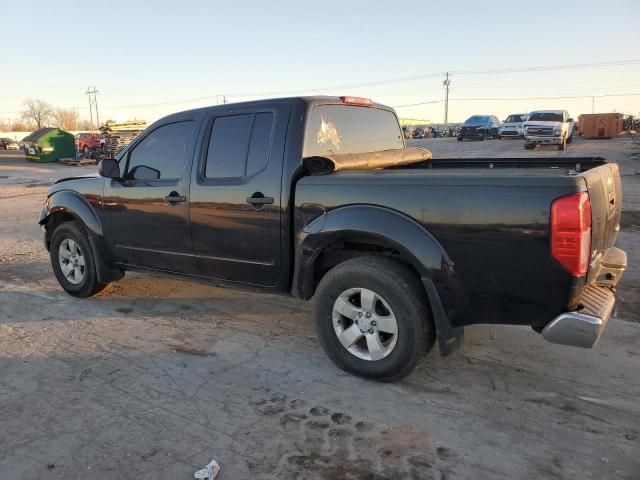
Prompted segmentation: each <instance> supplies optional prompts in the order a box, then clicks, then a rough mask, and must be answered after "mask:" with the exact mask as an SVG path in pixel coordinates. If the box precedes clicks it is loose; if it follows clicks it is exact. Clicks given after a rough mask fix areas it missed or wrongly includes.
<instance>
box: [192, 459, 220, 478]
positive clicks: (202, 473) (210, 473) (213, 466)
mask: <svg viewBox="0 0 640 480" xmlns="http://www.w3.org/2000/svg"><path fill="white" fill-rule="evenodd" d="M218 472H220V465H218V462H216V461H215V460H211V461H210V462H209V464H208V465H207V466H206V467H204V468H203V469H202V470H198V471H197V472H196V473H195V475H194V477H195V478H203V479H205V478H206V479H207V480H213V479H214V478H216V477H217V476H218Z"/></svg>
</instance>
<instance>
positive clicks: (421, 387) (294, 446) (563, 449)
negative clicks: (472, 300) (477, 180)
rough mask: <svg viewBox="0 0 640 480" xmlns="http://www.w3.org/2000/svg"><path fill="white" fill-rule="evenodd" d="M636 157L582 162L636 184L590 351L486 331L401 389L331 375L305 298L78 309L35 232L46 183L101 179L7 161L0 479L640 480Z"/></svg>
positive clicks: (585, 147) (129, 285)
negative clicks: (210, 471) (608, 310)
mask: <svg viewBox="0 0 640 480" xmlns="http://www.w3.org/2000/svg"><path fill="white" fill-rule="evenodd" d="M427 148H430V149H432V151H433V152H434V154H435V155H439V156H444V155H451V153H452V152H454V151H455V152H458V151H460V150H459V149H462V151H463V152H464V154H467V155H474V154H477V155H484V156H487V155H496V154H504V152H507V154H510V155H513V156H516V155H517V156H523V155H524V152H520V149H521V145H520V144H519V142H509V143H507V142H498V141H489V142H477V143H466V142H465V143H464V144H463V145H462V146H461V145H459V144H457V143H456V142H455V140H454V141H453V142H451V141H450V140H448V139H437V140H431V141H427ZM638 151H640V149H637V148H636V147H635V146H634V144H633V141H632V140H630V139H619V140H616V141H611V142H586V141H584V142H583V141H581V140H578V141H577V142H576V143H574V145H572V146H571V147H570V149H569V151H568V152H569V153H568V154H573V155H585V154H593V153H601V154H602V155H603V156H605V157H608V158H610V159H611V160H615V161H619V162H620V163H621V166H622V171H623V188H624V195H625V205H624V208H625V211H626V217H625V223H623V231H622V232H621V236H620V240H619V244H620V245H622V247H623V248H625V249H626V250H627V252H628V253H629V260H630V263H631V264H632V266H631V268H630V269H629V271H628V272H627V273H626V274H625V278H624V279H623V281H622V283H623V286H622V288H621V289H620V296H621V297H623V299H622V300H621V301H620V309H619V314H618V318H616V319H614V320H612V321H611V322H610V324H609V327H608V328H607V331H606V332H605V335H604V337H603V338H602V340H601V342H600V344H599V345H598V346H597V348H596V349H594V350H581V349H572V348H568V347H562V346H559V345H553V344H549V343H546V342H544V341H543V340H542V339H541V337H540V336H539V335H537V334H536V333H534V332H533V331H531V330H530V329H527V328H523V327H505V326H474V327H469V328H467V329H466V338H465V345H464V348H463V349H462V351H460V352H459V353H457V354H455V355H453V356H451V357H448V358H441V357H439V356H438V354H437V352H435V351H433V352H431V354H430V355H429V356H428V357H427V358H426V359H425V361H424V362H423V363H421V364H420V365H419V367H418V368H417V369H416V371H415V372H414V373H413V374H412V375H410V376H409V377H408V378H407V379H405V380H403V381H402V382H399V383H395V384H379V383H375V382H371V381H366V380H363V379H360V378H357V377H353V376H351V375H348V374H345V373H343V372H341V371H339V370H337V369H336V368H335V367H334V366H333V364H332V363H330V361H329V360H328V359H327V358H326V357H325V356H324V353H323V352H322V351H321V349H320V347H319V345H318V343H317V341H316V338H315V334H314V331H313V326H312V320H311V309H310V306H309V305H308V304H306V303H304V302H301V301H298V300H293V299H290V298H285V297H277V296H272V295H262V294H255V293H251V292H244V291H233V290H229V289H224V288H216V287H212V286H208V285H202V284H194V283H189V282H186V281H182V280H178V279H169V278H162V277H151V276H145V275H140V274H128V275H127V277H126V278H125V279H124V280H122V281H120V282H118V283H115V284H113V285H111V286H109V287H108V288H107V289H106V290H105V291H103V292H101V293H100V294H99V295H97V296H96V297H93V298H91V299H87V300H78V299H75V298H72V297H70V296H68V295H66V294H65V293H64V292H63V291H62V290H61V289H60V287H59V286H58V285H57V282H56V281H55V278H54V277H53V273H52V271H51V268H50V266H49V263H48V256H47V252H46V251H45V250H44V248H43V247H42V243H41V242H42V240H41V232H40V231H39V228H38V227H37V225H36V221H37V214H38V211H39V208H40V205H41V203H42V201H43V199H44V196H45V194H46V185H48V184H49V183H50V182H51V181H52V179H55V178H58V177H62V176H68V175H74V174H78V173H80V174H85V173H90V172H91V171H92V170H93V169H92V168H91V167H65V166H60V165H37V164H31V163H27V162H24V160H23V159H21V158H15V156H14V157H11V156H9V155H6V154H2V153H0V202H2V203H1V205H2V207H1V208H0V372H1V374H0V425H1V428H0V479H2V480H5V479H7V480H14V479H34V478H47V479H69V478H85V477H91V478H96V479H121V478H136V479H157V478H162V479H187V478H192V477H193V473H194V472H195V471H196V470H198V469H200V468H202V467H203V466H204V465H206V464H207V463H208V462H209V461H210V460H211V459H212V458H215V459H216V460H217V461H218V462H219V463H220V465H221V467H222V470H221V473H220V475H219V477H218V478H220V479H242V478H264V479H283V478H312V479H335V478H345V479H365V478H366V479H384V478H389V479H396V478H420V479H423V478H424V479H429V478H434V479H455V478H461V479H467V478H469V479H483V478H487V479H510V480H511V479H534V478H535V479H540V478H563V479H564V478H580V479H585V478H597V479H604V478H606V479H616V478H619V479H638V478H640V457H638V452H639V451H640V402H639V401H638V395H639V394H640V386H639V385H640V368H639V367H640V347H639V341H640V324H639V323H636V322H637V312H638V307H640V300H639V297H640V273H639V270H638V266H637V265H638V260H639V258H640V236H639V235H638V233H639V231H640V221H639V219H640V216H637V213H638V212H639V211H640V198H639V197H640V188H639V187H640V186H639V185H638V183H640V175H638V173H640V158H638V157H637V156H636V157H634V156H633V154H634V153H635V152H638ZM588 152H591V153H588ZM535 153H536V154H539V155H557V154H562V155H564V154H565V153H556V152H555V151H550V150H542V151H536V152H535ZM628 212H635V213H628Z"/></svg>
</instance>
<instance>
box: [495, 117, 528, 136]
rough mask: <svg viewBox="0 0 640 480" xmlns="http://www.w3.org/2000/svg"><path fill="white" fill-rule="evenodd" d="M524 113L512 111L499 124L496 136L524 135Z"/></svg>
mask: <svg viewBox="0 0 640 480" xmlns="http://www.w3.org/2000/svg"><path fill="white" fill-rule="evenodd" d="M528 116H529V115H527V114H526V113H512V114H511V115H509V116H508V117H507V119H506V120H505V121H504V122H503V123H502V125H501V126H500V131H499V132H498V138H502V137H520V138H523V137H524V127H523V125H524V122H525V121H526V120H527V117H528Z"/></svg>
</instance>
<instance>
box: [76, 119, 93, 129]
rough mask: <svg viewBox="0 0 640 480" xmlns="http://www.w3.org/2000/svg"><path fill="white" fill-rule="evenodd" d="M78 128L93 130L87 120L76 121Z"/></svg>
mask: <svg viewBox="0 0 640 480" xmlns="http://www.w3.org/2000/svg"><path fill="white" fill-rule="evenodd" d="M78 130H93V125H92V124H91V122H90V121H89V120H86V119H85V120H80V121H78Z"/></svg>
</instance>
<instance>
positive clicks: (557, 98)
mask: <svg viewBox="0 0 640 480" xmlns="http://www.w3.org/2000/svg"><path fill="white" fill-rule="evenodd" d="M635 96H640V93H608V94H603V95H565V96H557V97H508V98H507V97H501V98H488V97H483V98H450V99H449V101H450V102H485V101H486V102H489V101H490V102H501V101H517V100H566V99H578V98H603V97H635ZM442 102H443V100H427V101H424V102H418V103H409V104H406V105H393V106H392V107H393V108H403V107H417V106H420V105H430V104H434V103H442Z"/></svg>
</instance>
